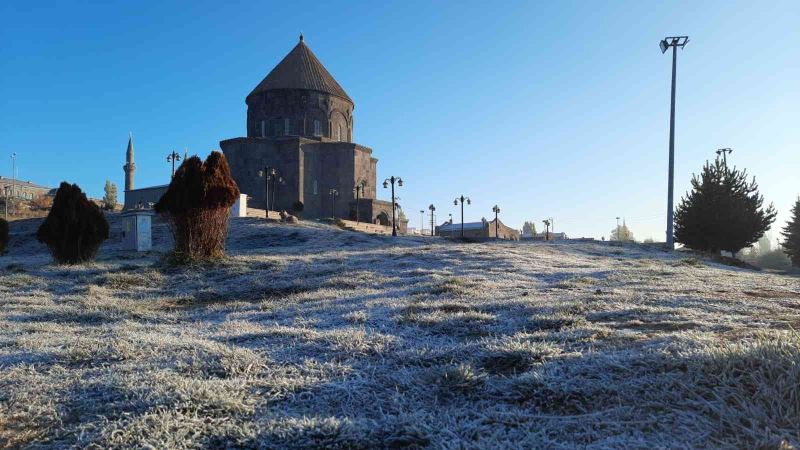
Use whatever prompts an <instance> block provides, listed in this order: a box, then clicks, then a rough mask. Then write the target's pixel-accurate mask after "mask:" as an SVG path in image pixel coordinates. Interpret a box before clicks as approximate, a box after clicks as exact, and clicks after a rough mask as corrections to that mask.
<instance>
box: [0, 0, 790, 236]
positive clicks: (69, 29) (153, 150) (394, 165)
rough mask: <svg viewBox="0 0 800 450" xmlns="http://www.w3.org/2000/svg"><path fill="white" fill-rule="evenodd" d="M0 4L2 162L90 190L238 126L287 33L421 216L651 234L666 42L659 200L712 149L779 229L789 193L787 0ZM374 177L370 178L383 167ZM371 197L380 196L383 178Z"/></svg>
mask: <svg viewBox="0 0 800 450" xmlns="http://www.w3.org/2000/svg"><path fill="white" fill-rule="evenodd" d="M305 3H308V2H304V3H303V4H301V3H296V2H285V1H284V2H255V1H248V2H199V1H193V2H185V3H173V2H163V1H159V2H91V3H90V2H55V4H54V5H48V4H44V3H42V4H38V3H35V2H13V1H12V2H3V4H2V5H0V42H2V44H0V98H2V102H0V136H2V139H1V140H0V156H2V160H0V161H1V162H0V174H3V175H6V176H8V175H10V172H11V169H10V165H11V164H10V162H11V159H10V154H11V153H12V152H16V153H17V155H18V166H19V169H18V172H19V176H20V178H22V179H25V180H28V179H30V180H32V181H34V182H38V183H41V184H47V185H56V184H57V183H58V182H60V181H61V180H68V181H71V182H76V183H78V184H80V185H81V186H82V187H84V189H85V190H86V191H88V192H89V194H90V195H93V196H97V197H99V196H101V195H102V188H103V184H104V181H105V179H107V178H108V179H111V180H112V181H114V182H116V183H117V185H119V186H122V185H123V179H124V174H123V172H122V165H123V164H124V157H125V146H126V144H127V137H128V132H129V131H132V132H133V134H134V142H135V146H136V151H137V154H136V163H137V166H138V170H137V178H136V182H137V185H138V186H146V185H151V184H163V183H165V182H167V181H168V178H169V171H170V169H169V166H168V165H167V162H166V160H165V158H166V155H167V154H168V153H169V152H170V151H171V150H172V149H177V150H179V151H180V152H181V153H182V152H183V149H184V148H185V147H188V148H189V151H190V153H198V154H201V155H205V154H207V153H208V152H209V151H211V150H214V149H217V148H219V141H220V140H222V139H227V138H231V137H237V136H242V135H244V134H245V128H244V127H245V112H246V105H245V103H244V98H245V96H246V95H247V94H248V93H249V92H250V90H251V89H252V88H253V87H254V86H255V85H256V84H258V82H259V81H260V80H261V79H262V78H263V77H264V76H265V75H266V74H267V73H268V72H269V71H270V69H272V67H273V66H274V65H275V64H276V63H277V62H278V61H280V59H281V58H283V56H284V55H285V54H286V53H288V52H289V50H291V48H292V47H293V46H294V45H295V44H296V41H297V38H298V35H299V34H300V32H303V33H304V34H305V37H306V42H307V44H308V45H309V46H310V48H311V49H312V50H313V51H314V53H315V54H316V55H317V56H318V57H319V58H320V60H321V61H322V62H323V63H324V64H325V66H326V67H327V68H328V70H329V71H330V72H331V73H332V74H333V75H334V77H335V78H336V79H337V80H338V81H339V83H340V84H341V85H342V86H343V87H344V88H345V90H346V91H347V92H348V93H349V95H350V96H351V97H352V98H353V99H354V101H355V103H356V110H355V141H356V142H358V143H360V144H364V145H367V146H370V147H372V148H373V149H374V155H375V156H376V157H378V158H379V160H380V161H379V164H378V171H379V173H378V175H379V178H380V180H382V179H383V178H385V177H387V176H389V175H399V176H401V177H403V179H404V180H405V181H406V185H405V187H403V188H401V190H400V191H399V195H400V197H401V200H400V203H401V204H402V205H403V207H404V209H405V210H406V212H407V214H408V215H409V217H410V218H411V220H412V222H411V224H412V225H417V224H418V222H419V213H418V211H419V210H420V209H423V208H426V207H427V205H428V204H430V203H433V204H435V205H436V206H437V208H438V212H439V216H438V217H439V219H441V220H439V221H442V220H444V219H446V218H447V213H448V212H452V213H453V214H454V215H455V213H456V208H455V207H454V206H453V204H452V200H453V198H454V197H456V196H458V195H461V194H464V195H467V196H469V197H471V199H472V200H473V203H472V205H471V206H468V207H467V208H466V219H467V220H468V221H469V220H479V219H480V218H481V217H482V216H486V217H490V216H491V215H492V213H491V208H492V206H493V205H494V204H498V205H499V206H500V207H501V209H502V212H501V218H502V220H504V221H505V222H506V223H508V224H509V225H512V226H516V227H521V226H522V222H523V221H524V220H531V219H532V220H535V221H536V222H537V227H539V228H541V221H542V220H543V219H545V218H548V217H552V218H553V219H554V220H555V225H556V228H557V230H558V231H566V232H567V233H568V234H570V235H571V236H576V237H577V236H594V237H598V238H599V237H600V236H606V237H607V236H608V235H609V232H610V230H611V229H612V228H613V227H614V225H615V217H616V216H624V217H626V219H627V223H628V225H629V226H630V228H631V229H632V231H633V232H634V235H635V236H636V237H637V238H640V239H641V238H647V237H653V238H656V239H659V240H663V236H664V229H665V217H666V206H665V204H666V164H667V144H668V140H667V138H668V129H669V122H668V119H669V84H670V63H671V61H670V57H669V55H662V54H661V52H660V51H659V49H658V41H659V40H660V39H661V38H663V37H664V36H667V35H669V36H671V35H681V34H687V35H689V36H690V39H691V42H690V43H689V45H688V46H687V47H686V49H685V50H683V51H680V54H679V55H678V100H677V131H676V171H675V174H676V192H675V193H676V200H677V199H679V198H680V196H682V195H683V194H684V192H685V191H686V190H687V189H688V187H689V180H690V178H691V175H692V173H695V172H698V171H699V170H700V168H701V167H702V164H703V162H704V161H705V160H706V159H708V158H713V157H714V151H715V150H716V149H717V148H720V147H731V148H733V149H734V153H733V155H732V156H731V161H732V163H734V164H736V165H737V166H739V167H746V168H747V169H748V171H749V173H751V174H753V175H755V176H756V179H757V181H758V182H759V184H760V186H761V190H762V193H763V194H764V196H765V197H766V199H767V201H771V202H773V203H774V204H775V206H776V208H778V210H779V211H780V216H779V222H778V223H777V225H780V226H782V225H783V222H784V221H785V220H786V219H787V217H788V211H789V208H790V207H791V205H792V203H793V202H794V200H795V198H797V195H798V193H800V176H798V174H799V173H800V126H798V117H800V114H799V113H800V83H798V80H800V47H798V45H797V43H798V42H800V26H798V23H800V2H797V1H783V2H781V1H774V2H744V1H742V2H732V1H725V2H638V1H632V2H589V1H584V2H568V1H559V2H513V1H510V2H496V3H490V2H485V1H459V2H451V3H446V2H414V1H403V2H357V1H343V2H329V1H326V2H317V3H313V4H311V5H308V4H305ZM380 180H379V181H380ZM383 194H384V198H385V197H386V195H388V194H387V193H383Z"/></svg>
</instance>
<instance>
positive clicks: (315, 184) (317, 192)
mask: <svg viewBox="0 0 800 450" xmlns="http://www.w3.org/2000/svg"><path fill="white" fill-rule="evenodd" d="M313 184H314V195H319V186H317V180H314V183H313Z"/></svg>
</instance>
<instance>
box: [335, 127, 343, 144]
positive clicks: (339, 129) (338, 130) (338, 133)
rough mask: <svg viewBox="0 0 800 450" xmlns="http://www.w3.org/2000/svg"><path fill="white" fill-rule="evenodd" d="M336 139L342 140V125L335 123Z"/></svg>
mask: <svg viewBox="0 0 800 450" xmlns="http://www.w3.org/2000/svg"><path fill="white" fill-rule="evenodd" d="M336 140H337V141H341V140H342V126H341V125H336Z"/></svg>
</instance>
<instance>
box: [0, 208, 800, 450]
mask: <svg viewBox="0 0 800 450" xmlns="http://www.w3.org/2000/svg"><path fill="white" fill-rule="evenodd" d="M37 224H38V222H37V220H36V219H32V220H30V221H28V222H24V221H23V222H19V223H15V224H14V226H13V227H12V237H13V239H14V241H13V242H12V247H11V249H10V251H11V253H10V254H9V255H6V256H3V257H0V447H2V446H5V447H28V446H30V447H34V448H62V447H65V446H75V447H96V448H114V447H155V448H197V447H212V448H219V447H223V448H225V447H234V448H235V447H245V448H247V447H262V448H309V447H317V448H387V447H391V448H402V447H408V448H415V447H417V448H419V447H433V448H574V447H590V448H608V447H614V448H619V447H628V448H647V449H650V448H679V447H683V448H685V447H717V448H765V449H768V448H774V449H777V448H791V446H792V445H794V446H798V443H800V425H798V424H800V336H798V334H797V332H795V331H794V330H798V329H800V279H798V278H797V277H791V276H785V275H776V274H770V273H758V272H752V271H748V270H744V269H737V268H731V267H726V266H720V265H716V264H713V263H709V262H706V261H702V260H698V259H695V258H691V257H690V256H691V255H689V254H685V253H680V252H677V253H675V254H668V253H664V252H661V251H658V250H654V249H648V248H646V247H643V246H634V245H631V246H612V245H610V244H608V243H518V242H515V243H506V242H504V243H496V242H488V243H483V244H458V243H451V242H445V241H441V240H438V239H431V238H421V237H418V238H400V239H395V240H393V239H392V238H390V237H382V236H367V235H363V234H357V233H353V232H347V231H341V230H338V229H334V228H331V227H327V226H324V225H314V224H304V225H301V226H284V225H277V224H266V223H264V222H263V221H260V220H257V219H236V220H234V221H233V222H232V225H231V226H232V228H231V235H230V237H229V241H228V246H229V252H230V257H229V258H228V259H226V260H225V261H223V262H220V263H218V264H214V265H201V266H194V267H171V266H168V265H164V264H163V263H162V262H161V261H162V258H161V257H162V256H163V254H164V253H165V252H166V249H167V248H168V247H169V237H168V233H167V231H166V228H165V226H164V225H163V224H160V223H159V224H158V225H157V226H156V229H155V230H154V234H155V239H156V251H154V252H152V253H149V254H144V255H141V254H138V255H137V254H134V253H131V252H125V251H122V250H121V249H120V237H119V233H120V224H119V223H118V221H117V220H116V219H115V220H113V221H112V234H113V236H112V239H111V240H110V241H109V242H108V243H106V244H105V245H104V247H102V248H101V250H100V253H99V259H98V261H97V262H96V263H93V264H87V265H81V266H75V267H67V266H57V265H53V264H51V263H50V258H49V255H48V254H47V251H46V249H45V248H44V247H42V246H40V245H38V244H37V243H36V242H35V238H34V237H33V233H34V232H35V229H36V226H37Z"/></svg>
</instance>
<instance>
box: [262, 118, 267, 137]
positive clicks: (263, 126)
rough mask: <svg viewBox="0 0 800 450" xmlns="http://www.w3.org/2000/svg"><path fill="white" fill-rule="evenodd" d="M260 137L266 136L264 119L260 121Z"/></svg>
mask: <svg viewBox="0 0 800 450" xmlns="http://www.w3.org/2000/svg"><path fill="white" fill-rule="evenodd" d="M261 137H262V138H263V137H267V122H266V121H265V120H262V121H261Z"/></svg>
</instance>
